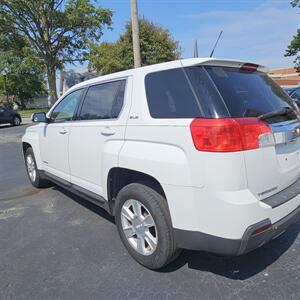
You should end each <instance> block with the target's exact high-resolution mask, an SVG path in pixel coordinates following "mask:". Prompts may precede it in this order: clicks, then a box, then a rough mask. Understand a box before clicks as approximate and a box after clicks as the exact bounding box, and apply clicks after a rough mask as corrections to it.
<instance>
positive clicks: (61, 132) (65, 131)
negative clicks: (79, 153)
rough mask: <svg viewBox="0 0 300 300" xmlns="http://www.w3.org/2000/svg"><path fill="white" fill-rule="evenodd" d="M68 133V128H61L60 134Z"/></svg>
mask: <svg viewBox="0 0 300 300" xmlns="http://www.w3.org/2000/svg"><path fill="white" fill-rule="evenodd" d="M66 133H68V131H67V130H66V129H61V130H60V131H59V134H66Z"/></svg>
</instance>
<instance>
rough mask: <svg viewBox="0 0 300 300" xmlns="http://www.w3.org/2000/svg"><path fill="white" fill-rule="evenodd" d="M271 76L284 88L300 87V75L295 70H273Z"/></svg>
mask: <svg viewBox="0 0 300 300" xmlns="http://www.w3.org/2000/svg"><path fill="white" fill-rule="evenodd" d="M269 75H270V76H271V77H272V78H273V79H274V80H275V81H276V82H277V83H278V84H279V85H280V86H282V87H296V86H298V85H299V86H300V76H299V75H300V74H299V73H297V72H296V69H295V68H288V69H277V70H272V71H270V72H269Z"/></svg>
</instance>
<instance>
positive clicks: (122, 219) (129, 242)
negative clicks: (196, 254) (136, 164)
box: [115, 183, 179, 269]
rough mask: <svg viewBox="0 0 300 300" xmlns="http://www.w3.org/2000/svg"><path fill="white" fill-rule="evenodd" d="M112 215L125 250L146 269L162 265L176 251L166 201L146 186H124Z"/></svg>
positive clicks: (174, 254)
mask: <svg viewBox="0 0 300 300" xmlns="http://www.w3.org/2000/svg"><path fill="white" fill-rule="evenodd" d="M115 218H116V224H117V228H118V231H119V234H120V237H121V240H122V242H123V244H124V245H125V247H126V249H127V251H128V252H129V253H130V254H131V256H132V257H133V258H134V259H135V260H136V261H138V262H139V263H140V264H142V265H144V266H146V267H147V268H149V269H159V268H162V267H163V266H165V265H166V264H168V263H169V262H171V261H172V260H173V259H175V258H176V257H177V255H178V254H179V250H178V248H177V246H176V243H175V240H174V236H173V228H172V223H171V218H170V214H169V210H168V205H167V201H166V199H164V198H163V197H162V196H161V195H160V194H158V193H157V192H156V191H154V190H153V189H151V188H149V187H148V186H145V185H143V184H139V183H132V184H129V185H127V186H125V187H124V188H123V189H122V190H121V191H120V192H119V194H118V196H117V199H116V213H115Z"/></svg>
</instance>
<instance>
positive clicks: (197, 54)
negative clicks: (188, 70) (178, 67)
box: [194, 40, 199, 57]
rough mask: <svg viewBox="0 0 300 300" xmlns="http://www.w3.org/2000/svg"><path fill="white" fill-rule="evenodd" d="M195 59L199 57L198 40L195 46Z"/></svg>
mask: <svg viewBox="0 0 300 300" xmlns="http://www.w3.org/2000/svg"><path fill="white" fill-rule="evenodd" d="M194 57H199V53H198V43H197V40H195V45H194Z"/></svg>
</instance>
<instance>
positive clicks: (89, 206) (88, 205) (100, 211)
mask: <svg viewBox="0 0 300 300" xmlns="http://www.w3.org/2000/svg"><path fill="white" fill-rule="evenodd" d="M53 189H54V190H58V191H60V192H61V193H63V194H64V195H66V196H67V197H69V198H71V199H72V200H74V201H75V202H77V203H78V204H80V205H81V206H83V207H85V208H87V209H89V210H91V211H93V212H94V213H96V214H97V215H99V216H100V217H102V218H104V219H106V220H107V221H109V222H111V223H115V218H114V217H112V216H111V215H110V214H109V213H108V212H107V211H106V210H105V209H103V208H101V207H100V206H97V205H96V204H93V203H92V202H89V201H88V200H85V199H83V198H81V197H79V196H78V195H75V194H73V193H71V192H69V191H68V190H66V189H64V188H62V187H60V186H58V185H54V186H53Z"/></svg>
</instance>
